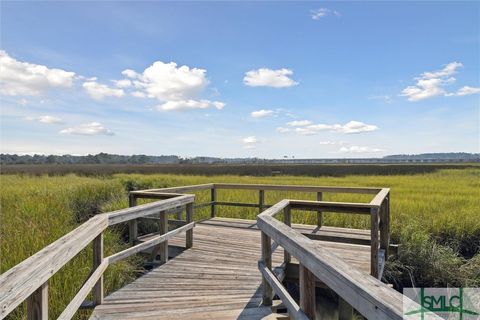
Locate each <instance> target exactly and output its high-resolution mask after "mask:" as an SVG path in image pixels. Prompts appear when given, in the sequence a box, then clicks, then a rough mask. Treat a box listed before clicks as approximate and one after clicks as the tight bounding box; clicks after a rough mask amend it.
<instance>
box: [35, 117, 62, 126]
mask: <svg viewBox="0 0 480 320" xmlns="http://www.w3.org/2000/svg"><path fill="white" fill-rule="evenodd" d="M26 119H27V120H29V121H37V122H40V123H48V124H63V123H65V121H63V120H62V119H60V118H57V117H52V116H40V117H27V118H26Z"/></svg>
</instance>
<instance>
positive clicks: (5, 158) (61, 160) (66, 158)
mask: <svg viewBox="0 0 480 320" xmlns="http://www.w3.org/2000/svg"><path fill="white" fill-rule="evenodd" d="M180 160H181V159H180V158H179V157H178V156H173V155H172V156H147V155H143V154H139V155H131V156H122V155H118V154H108V153H103V152H102V153H99V154H95V155H91V154H89V155H86V156H73V155H68V154H67V155H61V156H58V155H48V156H47V155H40V154H35V155H33V156H32V155H16V154H3V153H2V154H0V163H1V164H174V163H180Z"/></svg>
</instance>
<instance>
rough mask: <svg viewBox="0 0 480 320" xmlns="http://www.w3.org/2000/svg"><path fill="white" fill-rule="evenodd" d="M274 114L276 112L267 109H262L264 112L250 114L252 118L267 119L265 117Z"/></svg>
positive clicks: (258, 111)
mask: <svg viewBox="0 0 480 320" xmlns="http://www.w3.org/2000/svg"><path fill="white" fill-rule="evenodd" d="M274 113H275V111H274V110H265V109H262V110H257V111H252V112H251V113H250V116H251V117H252V118H265V117H269V116H272V115H273V114H274Z"/></svg>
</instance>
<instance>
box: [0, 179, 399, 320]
mask: <svg viewBox="0 0 480 320" xmlns="http://www.w3.org/2000/svg"><path fill="white" fill-rule="evenodd" d="M219 189H242V190H257V191H258V195H259V197H258V200H259V201H258V203H255V204H251V203H236V202H221V201H219V200H218V198H217V190H219ZM202 190H210V192H211V201H209V202H206V203H196V202H195V195H193V194H188V193H192V192H197V191H202ZM270 191H272V192H274V191H294V192H308V193H314V194H315V195H316V198H315V199H316V201H308V200H292V199H284V200H281V201H279V202H277V203H275V204H266V203H265V201H264V199H265V192H270ZM324 193H366V194H371V195H372V199H371V201H370V202H368V203H345V202H328V201H322V197H323V194H324ZM139 198H148V199H155V200H156V201H154V202H150V203H146V204H141V205H137V199H139ZM389 198H390V197H389V189H385V188H384V189H381V188H345V187H343V188H342V187H320V186H279V185H245V184H219V183H212V184H204V185H195V186H185V187H174V188H164V189H150V190H143V191H132V192H130V195H129V203H130V207H129V208H126V209H121V210H118V211H114V212H110V213H104V214H99V215H96V216H94V217H93V218H91V219H90V220H88V221H87V222H85V223H84V224H82V225H81V226H79V227H78V228H77V229H75V230H73V231H72V232H70V233H69V234H67V235H65V236H64V237H62V238H61V239H59V240H57V241H56V242H54V243H52V244H50V245H49V246H47V247H46V248H44V249H43V250H41V251H40V252H38V253H36V254H35V255H33V256H32V257H30V258H28V259H27V260H25V261H24V262H22V263H20V264H19V265H17V266H15V267H14V268H12V269H10V270H8V271H7V272H5V273H4V274H2V275H0V312H1V313H0V317H1V318H4V317H5V316H6V315H8V314H9V313H10V312H11V311H12V310H13V309H15V308H16V307H17V306H18V305H19V304H20V303H22V302H23V301H26V302H27V306H28V308H27V310H28V317H29V319H47V318H48V280H49V278H50V277H51V276H52V275H53V274H54V273H55V272H57V271H58V270H59V269H60V268H62V267H63V266H64V265H65V264H66V263H67V262H68V261H70V260H71V259H72V258H73V257H74V256H75V255H76V254H78V253H79V252H80V251H81V250H84V249H85V247H86V246H87V245H88V244H89V243H91V242H93V248H94V259H93V269H92V272H91V274H90V276H89V278H88V279H87V280H86V281H85V283H84V285H83V286H82V288H81V289H80V290H79V292H78V293H77V295H76V296H75V297H74V298H73V300H72V301H71V302H70V304H69V305H68V306H67V307H66V308H65V310H64V312H63V313H62V314H61V315H60V317H59V319H70V318H72V317H73V316H74V315H75V313H76V311H77V310H78V309H79V308H80V307H87V306H93V308H94V309H93V312H92V315H91V318H92V319H146V318H150V319H179V318H181V319H318V318H321V312H319V311H321V310H318V308H317V305H318V299H317V298H318V297H317V292H318V290H317V289H316V288H323V289H322V290H330V291H331V292H332V293H333V294H334V295H336V296H337V301H338V311H337V314H338V317H339V319H342V320H344V319H352V317H353V310H354V309H355V310H356V311H357V312H358V313H360V314H361V315H363V316H364V317H366V318H367V319H402V318H403V314H402V303H403V298H404V297H403V295H402V294H401V293H399V292H397V291H395V290H393V289H392V288H390V287H389V286H387V285H386V284H384V283H382V282H381V281H380V280H379V279H381V275H382V271H383V266H384V263H385V259H386V257H387V256H388V250H389V248H390V239H389V233H390V232H389V201H390V199H389ZM228 205H231V206H240V207H256V208H258V210H259V215H258V216H257V219H256V220H242V219H229V218H221V217H218V216H217V212H216V211H217V207H218V206H228ZM200 207H210V208H211V217H210V218H208V219H203V220H200V221H196V222H194V211H195V208H200ZM295 210H309V211H314V212H317V216H318V219H317V220H318V223H317V225H314V226H310V225H299V224H292V223H291V220H292V219H291V216H292V214H294V212H295ZM327 212H341V213H350V214H364V215H369V216H370V221H371V228H370V230H357V229H347V228H334V227H329V226H324V225H323V224H322V215H323V214H324V213H327ZM144 218H149V219H154V220H155V221H156V222H157V224H158V226H159V231H158V232H156V233H153V234H147V235H139V234H138V221H139V219H144ZM119 223H128V224H129V241H130V243H131V247H129V248H127V249H125V250H123V251H121V252H118V253H115V254H113V255H111V256H109V257H104V256H103V232H104V230H105V229H106V228H107V227H108V226H111V225H115V224H119ZM133 254H143V255H145V256H146V257H148V260H149V264H150V265H153V266H154V267H153V268H152V270H151V271H149V272H147V273H146V274H144V275H143V276H141V277H139V278H137V279H136V280H134V281H133V282H131V283H130V284H128V285H126V286H124V287H123V288H120V289H119V290H117V291H115V292H112V293H110V294H109V295H107V296H104V292H103V278H102V277H103V272H104V271H105V270H106V268H107V267H108V265H110V264H112V263H115V262H117V261H119V260H121V259H124V258H126V257H129V256H131V255H133ZM90 292H93V301H91V302H88V301H86V300H85V299H86V298H87V297H88V296H89V293H90Z"/></svg>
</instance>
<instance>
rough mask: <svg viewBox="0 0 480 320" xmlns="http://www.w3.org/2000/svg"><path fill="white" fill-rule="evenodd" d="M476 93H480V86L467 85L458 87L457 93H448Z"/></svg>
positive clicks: (455, 94)
mask: <svg viewBox="0 0 480 320" xmlns="http://www.w3.org/2000/svg"><path fill="white" fill-rule="evenodd" d="M476 93H480V88H474V87H470V86H465V87H463V88H460V89H458V91H457V92H455V93H449V94H447V96H467V95H469V94H476Z"/></svg>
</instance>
